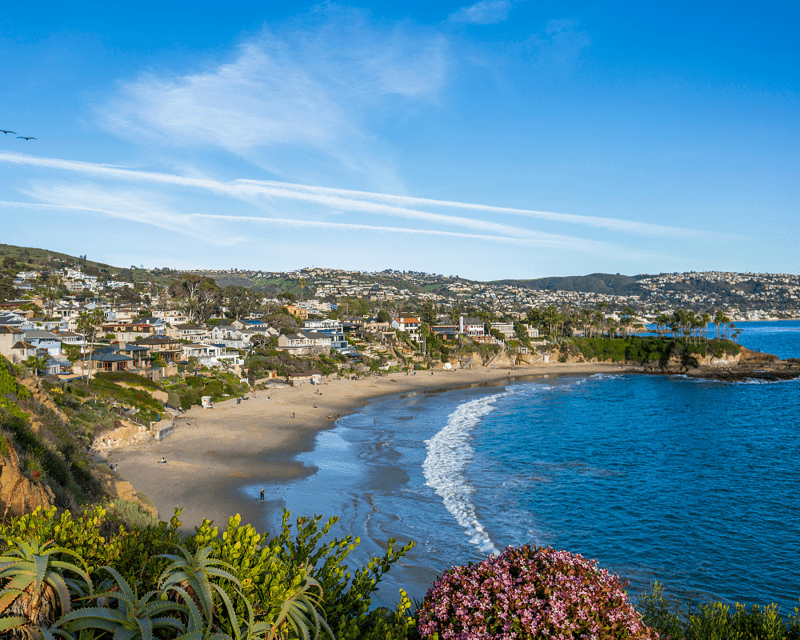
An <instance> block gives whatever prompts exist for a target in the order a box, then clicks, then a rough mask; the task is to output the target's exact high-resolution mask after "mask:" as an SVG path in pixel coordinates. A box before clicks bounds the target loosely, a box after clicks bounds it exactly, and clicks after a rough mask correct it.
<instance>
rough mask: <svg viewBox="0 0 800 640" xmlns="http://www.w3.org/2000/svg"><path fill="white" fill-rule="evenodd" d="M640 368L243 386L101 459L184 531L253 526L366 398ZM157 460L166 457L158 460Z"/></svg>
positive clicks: (563, 367) (593, 366) (596, 366)
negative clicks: (248, 490) (167, 429)
mask: <svg viewBox="0 0 800 640" xmlns="http://www.w3.org/2000/svg"><path fill="white" fill-rule="evenodd" d="M639 371H640V370H639V369H638V368H636V367H630V366H622V365H619V364H612V363H603V362H601V363H549V364H538V365H533V366H527V367H514V368H502V369H501V368H496V369H495V368H486V367H477V368H473V369H459V370H451V371H443V370H436V371H433V375H431V371H417V372H416V375H414V374H412V375H407V374H406V373H393V374H388V375H381V376H378V377H366V378H361V379H358V380H348V379H339V380H332V381H330V382H327V383H323V384H322V385H305V386H301V387H284V388H275V389H270V390H265V391H260V392H257V393H255V394H251V395H250V399H249V400H247V401H243V402H241V403H239V404H237V403H236V400H235V399H231V400H229V401H225V402H222V403H217V405H216V406H215V407H214V409H202V408H200V407H192V408H191V409H190V410H189V411H187V412H186V413H184V414H182V415H180V416H179V417H177V418H176V420H175V432H174V434H173V435H172V436H170V437H169V438H167V439H165V440H164V441H162V442H147V443H143V444H135V445H130V446H127V447H123V448H119V449H114V450H112V451H110V452H108V453H107V459H108V461H109V462H110V463H115V464H117V465H118V467H119V472H118V475H119V476H120V477H121V479H124V480H127V481H128V482H130V483H131V484H132V485H133V487H134V488H135V490H136V491H137V492H139V493H141V494H144V495H146V496H147V497H148V498H149V499H150V501H151V502H152V503H153V504H154V505H155V507H156V508H157V509H158V513H159V516H160V517H161V518H162V519H167V520H168V519H169V518H170V517H171V516H172V514H173V511H174V509H175V508H176V507H177V508H181V509H183V512H182V514H181V517H180V519H181V522H182V523H183V530H184V531H185V532H187V533H189V532H192V531H194V527H195V526H198V525H199V524H200V523H201V522H202V521H203V519H208V520H212V521H214V523H215V526H218V527H220V529H224V527H225V526H226V524H227V521H228V519H229V518H230V517H231V516H234V515H236V514H239V515H240V516H241V517H242V522H243V523H249V524H252V525H253V526H255V527H256V528H257V529H258V528H259V523H260V522H263V520H264V519H265V516H266V515H268V514H269V512H273V513H274V512H275V511H279V510H280V509H282V507H283V503H282V501H281V500H280V499H279V498H277V497H275V495H274V492H271V491H270V488H272V489H274V488H275V487H276V486H280V485H281V484H285V483H287V482H291V481H293V480H296V479H298V478H302V477H306V476H308V475H311V474H312V473H314V469H313V468H310V467H308V466H306V465H304V464H303V463H302V462H299V461H298V460H297V459H296V458H297V456H298V455H299V454H301V453H304V452H309V451H313V449H314V440H315V437H316V435H317V433H319V432H321V431H325V430H329V429H333V428H335V427H336V425H337V421H336V418H337V417H339V416H341V417H343V416H346V415H349V414H352V413H356V412H358V411H359V410H361V409H362V408H363V407H364V406H366V405H367V404H368V403H369V402H371V401H373V400H376V399H378V398H384V397H389V396H394V395H403V394H409V393H422V392H424V393H432V392H438V391H447V390H452V389H458V388H465V387H471V386H483V385H487V386H488V385H495V384H503V383H504V382H511V381H514V382H519V381H524V380H526V379H530V380H531V381H533V380H535V379H537V378H543V377H551V376H553V377H554V376H563V375H593V374H597V373H613V374H619V373H633V372H639ZM329 416H331V417H330V418H329ZM162 458H163V459H165V460H166V463H165V464H161V463H160V462H159V461H160V460H161V459H162ZM258 486H263V488H264V489H265V491H266V500H265V501H264V502H261V501H260V500H259V496H258V489H257V488H255V489H253V490H252V493H253V494H254V495H244V493H243V491H242V488H243V487H258ZM295 515H312V514H295ZM325 515H326V516H329V515H335V514H325Z"/></svg>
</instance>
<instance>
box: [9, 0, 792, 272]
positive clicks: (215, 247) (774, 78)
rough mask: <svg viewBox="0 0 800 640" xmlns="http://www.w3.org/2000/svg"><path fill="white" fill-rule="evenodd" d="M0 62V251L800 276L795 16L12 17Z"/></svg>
mask: <svg viewBox="0 0 800 640" xmlns="http://www.w3.org/2000/svg"><path fill="white" fill-rule="evenodd" d="M0 61H2V64H1V65H0V68H2V74H0V129H3V130H8V131H12V132H14V133H7V134H0V220H1V221H2V225H0V230H1V233H0V242H2V243H6V244H16V245H24V246H34V247H39V248H45V249H50V250H53V251H59V252H64V253H69V254H72V255H84V254H85V255H87V256H88V257H89V259H91V260H96V261H99V262H106V263H109V264H113V265H117V266H130V265H137V266H138V265H143V266H146V267H171V268H177V269H230V268H238V269H263V270H268V271H283V270H293V269H299V268H302V267H310V266H317V267H330V268H339V269H358V270H364V271H380V270H383V269H400V270H413V271H426V272H429V273H441V274H444V275H460V276H462V277H467V278H472V279H477V280H494V279H501V278H537V277H544V276H559V275H562V276H563V275H581V274H589V273H596V272H603V273H624V274H628V275H635V274H642V273H662V272H675V271H711V270H717V271H747V272H770V273H793V274H797V273H800V207H799V206H798V204H800V171H799V170H800V162H799V160H800V1H790V0H783V1H777V2H756V1H753V2H749V3H737V2H729V3H724V4H723V3H697V2H654V3H649V2H648V3H633V2H614V1H599V2H597V1H596V2H586V3H580V2H569V1H562V2H548V1H546V0H543V1H536V0H481V1H479V2H477V3H466V4H464V3H461V2H457V1H453V2H450V1H444V0H442V1H440V2H436V3H431V2H416V1H413V0H412V1H406V2H402V3H386V2H361V3H347V4H345V3H334V2H324V3H321V4H320V3H311V2H291V1H289V2H281V3H278V2H274V1H269V0H261V1H259V2H253V1H248V0H242V1H240V2H236V3H229V4H226V5H223V4H220V3H218V2H214V3H211V2H202V1H200V2H191V3H190V2H177V1H176V2H168V3H164V2H146V1H140V2H136V3H110V2H103V3H99V2H97V3H95V2H80V3H64V2H58V3H57V2H39V3H22V2H16V3H4V6H3V10H2V11H0ZM18 136H33V137H34V138H35V139H31V140H25V139H23V138H19V137H18Z"/></svg>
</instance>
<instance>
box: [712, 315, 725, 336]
mask: <svg viewBox="0 0 800 640" xmlns="http://www.w3.org/2000/svg"><path fill="white" fill-rule="evenodd" d="M714 324H715V325H716V327H717V330H716V332H715V338H716V339H717V340H719V339H720V337H721V336H722V327H723V326H724V325H725V313H724V312H723V311H722V310H721V309H720V310H717V312H716V313H715V314H714Z"/></svg>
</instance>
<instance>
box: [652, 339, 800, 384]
mask: <svg viewBox="0 0 800 640" xmlns="http://www.w3.org/2000/svg"><path fill="white" fill-rule="evenodd" d="M651 370H652V371H653V372H654V373H666V374H674V373H680V374H683V375H686V376H689V377H692V378H704V379H708V380H723V381H726V382H739V381H742V380H764V381H767V382H771V381H778V380H792V379H794V378H800V360H797V359H795V358H789V359H787V360H781V359H780V358H778V356H776V355H773V354H771V353H760V352H758V351H750V350H749V349H746V348H744V347H741V349H740V351H739V353H737V354H735V355H734V354H730V355H725V356H722V357H716V356H699V355H696V354H695V355H693V357H692V358H691V359H687V358H682V359H678V358H670V360H669V361H668V362H667V363H666V365H664V366H659V367H658V368H657V369H651Z"/></svg>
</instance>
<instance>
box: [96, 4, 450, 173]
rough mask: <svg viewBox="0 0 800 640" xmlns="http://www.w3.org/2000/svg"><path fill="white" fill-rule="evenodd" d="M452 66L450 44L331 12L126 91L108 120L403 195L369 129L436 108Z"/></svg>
mask: <svg viewBox="0 0 800 640" xmlns="http://www.w3.org/2000/svg"><path fill="white" fill-rule="evenodd" d="M448 66H449V52H448V45H447V42H446V40H445V38H444V37H443V36H442V35H441V34H438V33H436V32H434V31H431V30H429V29H427V28H424V27H420V26H419V25H416V24H414V23H411V22H406V23H400V24H395V25H394V26H392V27H389V28H387V27H385V26H382V25H378V24H373V23H371V22H370V20H369V16H368V14H366V13H365V12H361V11H358V10H353V9H343V8H341V7H337V6H336V5H323V6H322V7H319V8H317V9H315V10H314V11H313V12H312V13H311V14H307V15H305V16H303V17H302V18H298V19H297V21H296V22H295V23H287V24H284V25H282V26H277V27H271V28H270V29H265V30H264V31H263V32H262V33H261V34H260V35H259V36H258V37H255V38H252V39H250V40H248V41H247V42H244V43H242V44H241V45H240V46H239V47H238V48H237V49H236V51H235V52H234V53H233V54H232V55H231V56H230V59H229V60H227V61H224V62H220V63H212V64H209V65H207V66H206V67H205V68H203V69H201V70H197V71H191V72H184V73H181V72H176V73H174V74H165V73H161V74H155V73H148V74H145V75H142V76H141V77H139V78H137V79H135V80H132V81H128V82H123V83H121V85H120V86H119V90H118V92H117V93H116V95H115V96H114V97H113V98H111V99H110V100H109V101H108V102H107V103H106V104H105V105H104V106H102V107H101V108H100V115H101V121H102V122H103V123H104V124H105V125H106V126H107V127H108V128H109V129H111V130H112V131H114V132H115V133H117V134H119V135H122V136H124V137H126V138H128V139H131V140H135V141H141V140H145V141H146V142H147V143H148V144H150V145H152V144H156V145H160V146H162V147H179V148H194V147H213V148H219V149H224V150H226V151H229V152H231V153H234V154H237V155H239V156H242V157H244V158H246V159H248V160H250V161H252V162H255V163H256V164H258V165H259V166H262V167H264V168H267V169H269V170H270V171H273V172H274V173H275V174H276V175H283V176H286V175H296V174H297V173H298V172H302V171H304V170H305V171H307V169H301V168H300V167H301V166H307V165H309V164H314V162H316V164H317V165H318V166H319V167H320V168H321V167H323V166H326V163H333V164H334V165H336V169H337V170H339V171H345V172H347V171H350V172H352V173H357V174H361V175H362V176H366V177H367V178H368V179H369V180H370V181H372V183H373V184H374V185H375V186H382V187H383V186H390V187H397V186H398V185H399V180H398V179H397V178H396V177H395V176H394V175H393V170H392V167H391V164H390V163H388V162H386V161H384V160H382V158H381V155H380V154H379V153H378V152H377V151H376V149H375V148H374V146H375V145H374V143H373V132H372V131H371V130H370V129H369V126H368V125H367V124H366V122H367V120H368V119H369V118H370V117H371V111H372V110H374V109H375V108H376V107H380V108H381V112H382V113H383V114H384V115H388V114H390V113H391V112H392V108H391V107H392V104H393V103H395V104H396V105H397V106H398V107H401V106H403V105H404V104H405V103H406V102H407V101H409V100H413V101H420V100H422V101H430V100H435V98H436V95H437V93H438V91H439V90H440V89H441V87H442V86H443V85H444V83H445V82H446V76H447V68H448ZM398 113H399V112H398ZM278 150H279V151H280V153H279V154H278V153H276V151H278ZM309 154H319V157H318V158H315V159H312V158H309ZM276 156H278V157H280V158H281V161H280V162H278V161H276ZM292 158H297V159H298V160H297V162H296V163H294V162H292ZM301 158H302V162H301V161H300V159H301ZM392 181H394V184H387V183H391V182H392Z"/></svg>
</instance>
